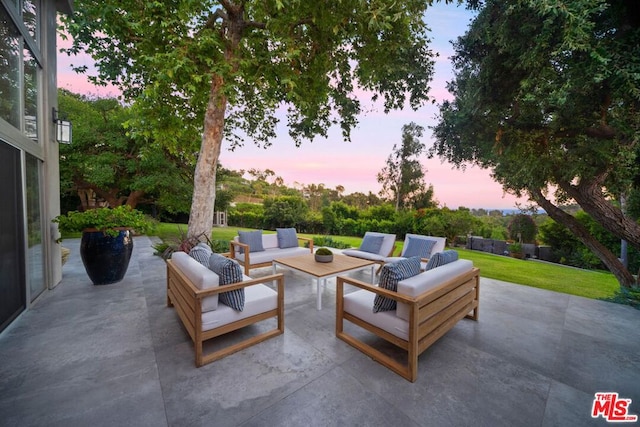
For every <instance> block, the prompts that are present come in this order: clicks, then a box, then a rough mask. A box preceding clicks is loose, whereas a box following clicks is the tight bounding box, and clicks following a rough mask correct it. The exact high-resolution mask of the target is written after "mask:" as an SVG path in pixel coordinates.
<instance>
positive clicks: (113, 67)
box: [62, 0, 435, 234]
mask: <svg viewBox="0 0 640 427" xmlns="http://www.w3.org/2000/svg"><path fill="white" fill-rule="evenodd" d="M430 3H431V2H430V1H426V2H425V1H422V0H407V1H402V2H377V1H376V2H363V1H361V0H344V1H338V2H300V1H296V2H281V1H276V2H273V1H262V0H253V1H243V2H229V1H208V0H207V1H195V0H194V1H182V2H157V1H151V2H131V1H125V0H108V1H99V2H96V1H93V0H77V1H76V2H75V3H74V9H75V13H74V14H73V15H72V16H69V17H63V18H62V20H63V25H64V29H65V30H66V31H67V33H68V34H70V35H71V38H72V39H73V45H72V46H71V47H70V48H68V49H66V51H67V52H68V53H70V54H75V53H78V52H81V51H83V52H86V53H88V54H89V55H91V57H92V58H93V59H94V62H95V64H96V67H97V71H98V72H97V76H95V77H92V78H91V80H93V81H95V82H97V83H98V84H106V83H111V84H114V85H116V86H117V87H118V88H119V89H120V90H122V93H123V96H124V98H125V99H126V100H128V101H133V100H135V101H136V102H135V106H136V114H135V117H134V118H133V119H132V120H130V121H129V125H130V126H131V127H132V128H133V129H135V132H136V134H138V135H141V136H143V137H145V138H149V139H152V140H154V141H155V142H157V143H158V144H160V145H161V146H162V147H165V148H166V149H167V150H168V152H169V153H171V154H173V155H178V154H180V153H183V152H187V153H196V152H199V153H200V155H199V156H198V163H197V165H196V177H194V189H193V200H194V203H192V205H191V209H192V210H194V211H196V212H193V213H194V215H191V217H190V225H189V227H190V229H189V233H190V234H198V233H206V234H208V233H210V231H211V227H212V225H211V221H209V220H207V219H206V218H208V217H209V216H208V215H209V214H210V213H211V212H212V211H213V207H214V199H212V198H211V194H212V192H214V191H215V180H216V178H215V175H214V174H213V168H212V166H213V165H215V163H216V162H217V160H218V158H219V154H220V148H221V146H222V141H223V139H225V137H226V139H227V140H228V141H230V143H231V146H232V148H233V147H237V146H238V145H241V144H242V143H243V142H244V138H248V139H249V140H252V141H254V142H255V143H256V144H258V145H262V146H264V147H267V146H269V145H270V143H271V141H272V140H273V138H274V137H275V136H276V128H277V126H278V122H279V118H278V114H276V113H277V111H278V110H279V111H286V115H287V118H286V121H287V125H288V130H289V135H290V136H291V138H292V139H293V140H294V142H295V143H296V145H300V144H301V143H302V141H303V140H310V139H313V138H314V137H316V136H323V137H326V136H327V131H328V129H329V127H331V126H333V125H338V126H340V128H341V130H342V135H343V137H344V139H346V140H349V139H350V135H351V130H352V129H353V128H354V127H355V126H356V124H357V121H358V120H357V118H358V115H359V114H360V113H361V111H362V107H361V101H360V99H359V97H360V96H361V93H362V91H360V90H357V89H364V90H365V91H366V92H367V93H370V94H371V96H372V100H373V101H377V100H381V101H382V104H383V109H384V111H385V112H388V111H390V110H392V109H402V108H404V106H405V105H406V104H408V105H409V106H410V107H411V108H412V109H414V110H415V109H418V108H419V107H421V106H422V105H424V104H425V103H426V102H427V101H428V100H429V95H428V92H429V89H430V88H429V81H430V79H431V77H432V75H433V70H434V57H435V54H434V53H433V52H432V51H431V50H430V49H429V48H428V42H429V38H428V28H427V27H426V24H425V22H424V20H423V15H424V13H425V12H426V9H427V7H428V5H429V4H430ZM390 64H392V66H390ZM77 71H80V72H86V71H87V67H86V66H81V67H77ZM205 117H206V118H207V119H206V120H205ZM199 136H202V138H199ZM200 141H201V144H200Z"/></svg>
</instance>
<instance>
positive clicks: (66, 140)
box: [53, 108, 71, 144]
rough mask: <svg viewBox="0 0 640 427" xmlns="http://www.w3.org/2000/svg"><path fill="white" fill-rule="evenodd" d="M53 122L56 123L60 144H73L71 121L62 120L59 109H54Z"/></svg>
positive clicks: (57, 139) (57, 138)
mask: <svg viewBox="0 0 640 427" xmlns="http://www.w3.org/2000/svg"><path fill="white" fill-rule="evenodd" d="M53 123H55V125H56V141H58V142H59V143H60V144H71V122H70V121H68V120H61V119H60V118H59V117H58V110H56V109H55V108H54V109H53Z"/></svg>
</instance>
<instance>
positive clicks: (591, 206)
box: [559, 180, 640, 250]
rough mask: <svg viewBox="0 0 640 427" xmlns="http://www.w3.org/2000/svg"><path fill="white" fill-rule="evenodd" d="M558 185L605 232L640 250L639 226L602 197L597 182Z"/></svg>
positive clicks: (600, 188) (561, 183)
mask: <svg viewBox="0 0 640 427" xmlns="http://www.w3.org/2000/svg"><path fill="white" fill-rule="evenodd" d="M559 185H560V187H561V188H562V189H563V190H564V191H566V192H567V194H568V195H569V196H570V197H572V198H573V199H574V200H575V201H576V202H577V203H578V204H579V205H580V207H581V208H582V209H584V211H585V212H586V213H588V214H589V215H591V217H592V218H593V219H595V220H596V221H597V222H598V223H600V224H601V225H602V226H603V227H604V228H605V229H606V230H608V231H610V232H611V233H613V234H614V235H615V236H617V237H619V238H621V239H624V240H626V241H627V242H629V243H630V244H631V245H632V246H633V247H635V248H636V249H638V250H640V224H638V223H637V222H635V221H633V220H632V219H631V218H628V217H626V216H625V215H624V213H623V212H622V210H621V209H619V208H617V207H615V206H614V205H613V204H612V203H611V202H610V201H609V200H607V199H606V198H605V197H604V195H603V194H602V185H601V184H600V182H599V181H598V180H595V181H591V182H582V181H581V182H580V183H579V184H577V185H571V184H570V183H568V182H560V183H559Z"/></svg>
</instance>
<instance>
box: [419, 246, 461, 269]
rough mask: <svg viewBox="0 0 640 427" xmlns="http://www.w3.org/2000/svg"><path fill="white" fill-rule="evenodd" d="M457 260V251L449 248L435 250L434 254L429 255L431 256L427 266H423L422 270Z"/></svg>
mask: <svg viewBox="0 0 640 427" xmlns="http://www.w3.org/2000/svg"><path fill="white" fill-rule="evenodd" d="M457 260H458V251H454V250H452V249H449V250H446V251H442V252H436V253H435V254H433V255H431V258H429V262H428V263H427V266H426V267H425V269H424V270H425V271H428V270H431V269H433V268H438V267H441V266H443V265H446V264H449V263H450V262H454V261H457Z"/></svg>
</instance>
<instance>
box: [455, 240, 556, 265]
mask: <svg viewBox="0 0 640 427" xmlns="http://www.w3.org/2000/svg"><path fill="white" fill-rule="evenodd" d="M466 248H467V249H471V250H473V251H481V252H489V253H492V254H496V255H508V254H509V249H508V248H509V244H508V243H507V242H506V241H504V240H495V239H485V238H483V237H476V236H471V237H469V238H467V246H466ZM522 249H523V250H524V255H525V257H526V258H535V259H541V260H543V261H551V247H550V246H538V245H534V244H533V243H523V244H522Z"/></svg>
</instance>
